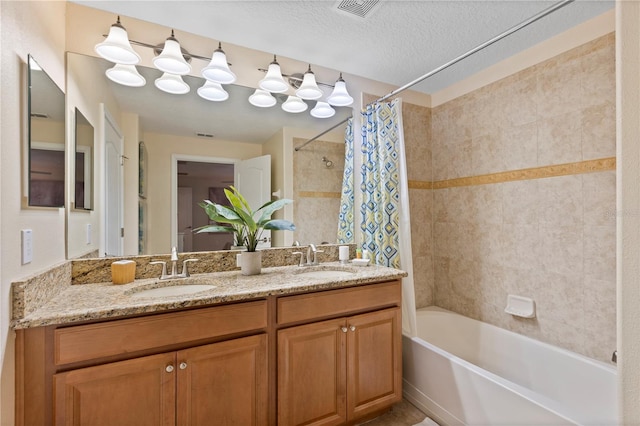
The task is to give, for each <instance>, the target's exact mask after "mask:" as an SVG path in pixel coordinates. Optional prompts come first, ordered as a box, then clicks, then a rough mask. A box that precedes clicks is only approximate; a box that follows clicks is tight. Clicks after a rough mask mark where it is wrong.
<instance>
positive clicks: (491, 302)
mask: <svg viewBox="0 0 640 426" xmlns="http://www.w3.org/2000/svg"><path fill="white" fill-rule="evenodd" d="M615 155H616V152H615V38H614V34H613V33H611V34H609V35H607V36H604V37H601V38H598V39H596V40H594V41H592V42H589V43H587V44H585V45H582V46H580V47H577V48H575V49H572V50H570V51H568V52H566V53H563V54H561V55H558V56H556V57H554V58H552V59H549V60H547V61H544V62H542V63H540V64H537V65H535V66H533V67H530V68H528V69H526V70H523V71H521V72H518V73H516V74H514V75H512V76H510V77H507V78H505V79H503V80H500V81H498V82H496V83H493V84H490V85H488V86H485V87H483V88H481V89H479V90H476V91H474V92H471V93H469V94H467V95H464V96H462V97H459V98H457V99H455V100H453V101H450V102H447V103H445V104H443V105H440V106H438V107H436V108H434V109H433V164H434V181H435V182H434V214H433V220H434V253H435V304H436V305H438V306H441V307H443V308H446V309H451V310H453V311H455V312H458V313H461V314H464V315H467V316H470V317H472V318H477V319H480V320H483V321H486V322H489V323H492V324H495V325H498V326H500V327H503V328H507V329H510V330H513V331H516V332H519V333H522V334H524V335H527V336H530V337H534V338H536V339H539V340H543V341H546V342H549V343H552V344H554V345H557V346H560V347H564V348H567V349H570V350H573V351H575V352H578V353H582V354H584V355H587V356H589V357H592V358H596V359H599V360H602V361H607V362H608V361H610V359H611V353H612V352H613V350H615V348H616V335H615V329H616V302H615V300H616V288H615V280H616V273H615V272H616V271H615V241H616V228H615V214H612V212H614V211H615V171H614V169H615ZM594 160H595V161H594ZM567 164H568V165H567ZM550 176H551V177H550ZM507 294H515V295H520V296H525V297H530V298H532V299H534V300H535V302H536V308H537V316H536V318H535V319H522V318H514V317H512V316H510V315H508V314H505V313H504V307H505V304H506V299H507Z"/></svg>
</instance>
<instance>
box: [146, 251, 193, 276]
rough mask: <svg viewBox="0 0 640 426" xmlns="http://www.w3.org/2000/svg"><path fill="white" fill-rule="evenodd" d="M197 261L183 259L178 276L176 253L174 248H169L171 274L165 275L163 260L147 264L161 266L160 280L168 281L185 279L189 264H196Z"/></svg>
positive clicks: (165, 268) (165, 267)
mask: <svg viewBox="0 0 640 426" xmlns="http://www.w3.org/2000/svg"><path fill="white" fill-rule="evenodd" d="M197 261H198V259H185V260H184V261H182V273H180V274H178V266H177V264H178V251H177V250H176V248H175V247H172V248H171V273H170V274H167V262H165V261H164V260H156V261H153V262H149V265H162V273H161V274H160V279H161V280H170V279H174V278H187V277H189V276H190V274H189V267H188V265H189V263H191V262H197Z"/></svg>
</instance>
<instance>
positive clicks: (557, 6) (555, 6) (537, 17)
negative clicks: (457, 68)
mask: <svg viewBox="0 0 640 426" xmlns="http://www.w3.org/2000/svg"><path fill="white" fill-rule="evenodd" d="M574 1H575V0H563V1H560V2H558V3H555V4H553V5H551V6H549V7H548V8H546V9H544V10H543V11H541V12H539V13H537V14H535V15H533V16H532V17H530V18H529V19H526V20H524V21H522V22H520V23H519V24H517V25H514V26H513V27H511V28H509V29H508V30H506V31H504V32H502V33H500V34H498V35H497V36H495V37H493V38H492V39H490V40H487V41H485V42H484V43H482V44H479V45H478V46H476V47H474V48H473V49H471V50H469V51H468V52H466V53H463V54H462V55H460V56H458V57H457V58H454V59H452V60H450V61H449V62H447V63H446V64H444V65H441V66H439V67H438V68H435V69H434V70H431V71H429V72H428V73H426V74H424V75H422V76H420V77H418V78H416V79H415V80H413V81H411V82H409V83H407V84H405V85H404V86H401V87H399V88H397V89H395V90H393V91H392V92H389V93H387V94H386V95H384V96H383V97H381V98H378V99H376V100H375V101H374V102H371V103H375V102H381V101H385V100H387V99H389V98H390V97H392V96H395V95H397V94H398V93H400V92H403V91H405V90H407V89H408V88H410V87H412V86H414V85H416V84H418V83H420V82H422V81H423V80H426V79H427V78H429V77H431V76H432V75H434V74H437V73H439V72H440V71H443V70H445V69H447V68H449V67H450V66H452V65H454V64H456V63H458V62H460V61H461V60H463V59H465V58H467V57H469V56H471V55H473V54H474V53H476V52H479V51H480V50H482V49H484V48H486V47H489V46H491V45H492V44H493V43H495V42H497V41H499V40H502V39H503V38H505V37H507V36H510V35H511V34H513V33H515V32H517V31H520V30H521V29H523V28H524V27H526V26H528V25H530V24H533V23H534V22H536V21H538V20H540V19H542V18H544V17H545V16H547V15H550V14H551V13H553V12H555V11H557V10H558V9H560V8H563V7H565V6H567V5H568V4H569V3H573V2H574ZM367 105H369V104H367ZM349 118H351V117H349ZM347 120H348V118H347V119H345V120H343V121H341V122H340V123H338V124H336V125H335V126H333V127H332V128H330V129H329V130H327V131H324V132H322V133H320V134H319V135H317V136H315V137H313V138H311V139H309V140H308V141H306V142H305V143H303V144H302V145H300V146H298V147H296V149H295V150H296V151H298V150H300V149H301V148H302V147H304V146H306V145H307V144H309V143H311V142H313V141H315V140H316V139H318V138H319V137H320V136H322V135H324V134H325V133H327V132H329V131H331V130H333V129H335V128H336V127H338V126H339V125H340V124H342V123H344V122H346V121H347Z"/></svg>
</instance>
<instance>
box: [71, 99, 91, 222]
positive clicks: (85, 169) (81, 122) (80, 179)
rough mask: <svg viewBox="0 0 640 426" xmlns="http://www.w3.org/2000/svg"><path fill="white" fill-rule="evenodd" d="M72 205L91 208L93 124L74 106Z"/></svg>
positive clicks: (79, 207)
mask: <svg viewBox="0 0 640 426" xmlns="http://www.w3.org/2000/svg"><path fill="white" fill-rule="evenodd" d="M75 122H76V127H75V153H76V156H75V173H74V175H75V185H74V186H73V190H74V196H73V200H74V207H75V208H76V209H81V210H92V209H93V140H94V132H93V126H92V125H91V124H90V123H89V121H88V120H87V119H86V117H85V116H84V115H82V113H81V112H80V110H78V108H76V120H75Z"/></svg>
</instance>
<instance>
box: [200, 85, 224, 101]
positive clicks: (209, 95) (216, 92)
mask: <svg viewBox="0 0 640 426" xmlns="http://www.w3.org/2000/svg"><path fill="white" fill-rule="evenodd" d="M198 95H200V97H201V98H203V99H206V100H208V101H214V102H222V101H226V100H227V99H229V93H227V91H226V90H224V88H223V87H222V85H221V84H220V83H214V82H213V81H207V82H205V83H204V85H203V86H202V87H199V88H198Z"/></svg>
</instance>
